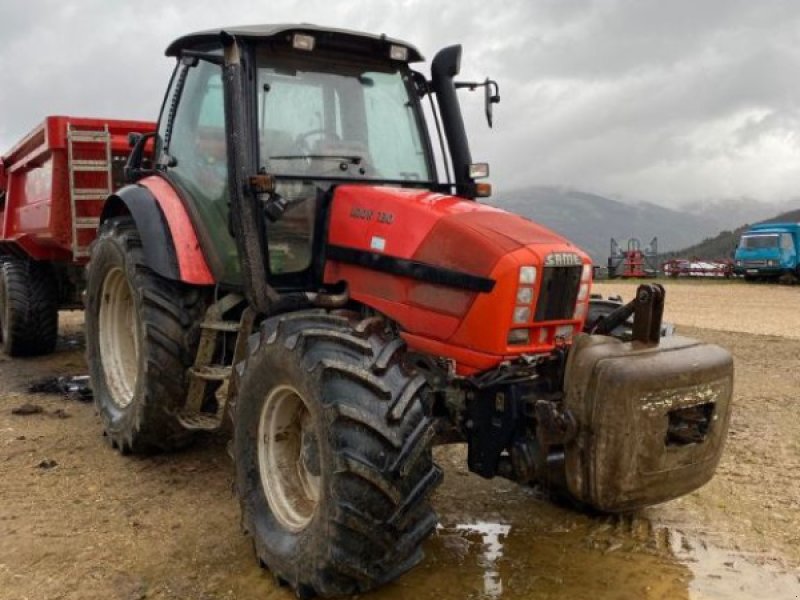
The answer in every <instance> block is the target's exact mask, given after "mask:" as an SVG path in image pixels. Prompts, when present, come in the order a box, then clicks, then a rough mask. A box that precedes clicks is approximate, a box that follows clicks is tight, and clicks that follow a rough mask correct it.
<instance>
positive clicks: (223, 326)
mask: <svg viewBox="0 0 800 600" xmlns="http://www.w3.org/2000/svg"><path fill="white" fill-rule="evenodd" d="M200 328H201V329H211V330H213V331H224V332H229V333H236V332H237V331H239V321H203V322H202V323H200Z"/></svg>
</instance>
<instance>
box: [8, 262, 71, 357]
mask: <svg viewBox="0 0 800 600" xmlns="http://www.w3.org/2000/svg"><path fill="white" fill-rule="evenodd" d="M57 338H58V284H57V283H56V278H55V274H54V272H53V267H52V265H50V263H46V262H37V261H33V260H30V259H27V258H17V257H12V256H3V257H2V258H0V349H1V350H2V351H3V352H4V353H6V354H8V355H9V356H39V355H42V354H50V353H51V352H52V351H53V350H55V347H56V340H57Z"/></svg>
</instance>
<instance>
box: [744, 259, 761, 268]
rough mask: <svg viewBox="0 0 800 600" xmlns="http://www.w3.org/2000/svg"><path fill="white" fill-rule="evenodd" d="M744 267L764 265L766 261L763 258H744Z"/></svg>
mask: <svg viewBox="0 0 800 600" xmlns="http://www.w3.org/2000/svg"><path fill="white" fill-rule="evenodd" d="M744 266H745V267H766V266H767V261H765V260H746V261H744Z"/></svg>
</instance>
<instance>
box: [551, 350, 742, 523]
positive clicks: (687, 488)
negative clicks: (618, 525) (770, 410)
mask: <svg viewBox="0 0 800 600" xmlns="http://www.w3.org/2000/svg"><path fill="white" fill-rule="evenodd" d="M732 391H733V360H732V357H731V355H730V354H729V353H728V352H727V351H726V350H724V349H722V348H720V347H719V346H715V345H712V344H705V343H702V342H699V341H697V340H692V339H689V338H685V337H681V336H672V337H668V338H663V339H662V341H661V343H660V344H658V345H650V344H642V343H639V342H621V341H620V340H617V339H615V338H610V337H606V336H598V335H594V336H589V335H581V336H579V337H578V338H576V340H575V343H574V345H573V348H572V350H571V352H570V356H569V359H568V362H567V368H566V373H565V392H566V394H565V408H566V409H567V410H569V411H570V412H571V413H572V414H573V416H574V417H575V418H576V420H577V421H578V433H577V435H576V437H575V438H574V439H573V440H572V441H571V442H570V443H569V444H568V445H567V446H566V448H565V469H566V479H567V486H568V489H569V492H570V494H572V496H574V497H575V498H576V499H577V500H579V501H580V502H583V503H585V504H587V505H590V506H593V507H594V508H596V509H598V510H601V511H605V512H620V511H626V510H632V509H635V508H639V507H643V506H648V505H652V504H657V503H660V502H665V501H667V500H671V499H672V498H676V497H678V496H682V495H684V494H687V493H689V492H691V491H692V490H695V489H697V488H698V487H700V486H702V485H703V484H705V483H706V482H707V481H708V480H709V479H711V477H712V475H713V474H714V471H715V469H716V467H717V464H718V463H719V459H720V456H721V454H722V449H723V445H724V442H725V438H726V435H727V430H728V420H729V417H730V404H731V395H732Z"/></svg>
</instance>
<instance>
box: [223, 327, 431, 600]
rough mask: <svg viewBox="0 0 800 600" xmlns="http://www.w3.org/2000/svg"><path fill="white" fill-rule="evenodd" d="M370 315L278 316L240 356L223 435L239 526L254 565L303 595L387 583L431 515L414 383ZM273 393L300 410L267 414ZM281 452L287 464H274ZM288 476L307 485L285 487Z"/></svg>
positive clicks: (396, 343)
mask: <svg viewBox="0 0 800 600" xmlns="http://www.w3.org/2000/svg"><path fill="white" fill-rule="evenodd" d="M369 322H370V321H364V322H361V324H358V323H356V322H355V321H353V320H352V319H351V318H348V317H347V316H342V315H335V314H330V313H326V312H324V311H303V312H298V313H292V314H289V315H285V316H280V317H275V318H273V319H270V320H267V321H266V322H265V323H264V324H263V325H262V328H261V331H260V333H258V334H255V335H253V336H252V337H251V339H250V351H251V352H250V356H249V358H248V360H247V362H246V364H245V365H243V367H244V373H243V376H242V380H241V384H240V388H239V398H238V400H237V403H236V407H235V411H236V416H235V435H234V458H235V463H236V487H237V491H238V495H239V500H240V503H241V508H242V521H243V526H244V528H245V530H246V531H247V532H248V533H249V534H250V535H251V536H252V538H253V541H254V546H255V550H256V553H257V555H258V558H259V560H260V561H261V563H262V564H263V565H264V566H266V567H267V568H269V569H270V570H271V571H272V573H273V575H274V576H275V577H276V578H277V579H278V581H279V582H285V583H288V584H290V585H291V586H292V587H293V588H294V589H295V592H296V593H297V595H298V596H299V597H301V598H302V597H312V596H314V595H322V596H338V595H343V594H353V593H360V592H364V591H367V590H370V589H372V588H374V587H377V586H379V585H381V584H383V583H385V582H388V581H390V580H392V579H394V578H396V577H397V576H399V575H400V574H402V573H403V572H405V571H407V570H408V569H410V568H411V567H413V566H414V565H415V564H417V563H418V562H419V561H420V560H421V559H422V556H423V554H422V549H421V544H422V542H423V540H425V539H426V538H427V537H428V536H429V535H430V534H431V533H432V532H433V531H434V529H435V527H436V523H437V518H436V515H435V514H434V512H433V510H432V509H431V507H430V504H429V502H428V498H429V495H430V493H431V491H432V490H433V489H434V488H435V487H436V485H438V484H439V482H440V481H441V478H442V474H441V471H440V470H439V468H438V467H437V466H436V465H435V464H434V463H433V459H432V456H431V441H432V438H433V434H434V425H433V421H432V418H431V417H430V414H429V407H428V406H427V405H426V404H427V397H426V389H427V388H426V383H425V380H424V378H423V377H422V376H421V375H417V374H415V373H413V372H411V371H408V370H406V368H405V367H404V366H403V365H402V364H401V360H400V359H401V357H402V354H403V350H404V344H403V343H402V341H401V340H399V339H398V338H395V337H391V336H385V337H384V335H383V333H381V332H374V331H373V332H370V328H369V327H368V324H369ZM373 324H374V320H373ZM276 398H277V400H276ZM276 401H277V402H279V403H280V402H283V403H286V406H291V407H294V409H297V414H298V417H297V418H294V417H292V416H291V414H290V413H291V411H290V410H286V409H285V406H284V408H281V409H280V410H273V409H275V407H276V406H283V405H281V404H277V405H276V404H275V402H276ZM281 411H283V412H281ZM275 415H279V416H278V418H275ZM280 415H283V416H282V417H281V416H280ZM298 422H299V423H300V425H297V423H298ZM269 423H277V426H276V427H275V428H273V429H270V426H269ZM298 427H299V429H298ZM293 428H294V429H293ZM292 431H294V432H295V433H294V434H292ZM292 436H294V439H295V440H296V442H295V446H291V439H293V438H292ZM281 444H282V445H281ZM292 448H294V453H295V455H296V461H295V463H294V464H292V461H291V459H289V460H281V457H283V459H286V458H287V457H291V456H292ZM275 457H278V461H277V463H278V464H276V463H275ZM281 464H283V467H284V471H283V472H284V473H285V472H287V467H288V472H290V475H289V476H285V475H281V474H280V473H279V471H280V466H281ZM276 466H277V467H278V469H275V467H276ZM296 473H305V475H304V476H303V477H300V480H302V479H305V480H306V483H303V481H300V483H301V484H302V485H294V484H293V483H292V482H293V481H295V479H297V478H296V477H295V476H294V474H296ZM309 481H310V482H312V483H311V484H308V482H309ZM309 489H310V491H309ZM293 490H295V491H296V490H301V491H300V492H298V493H295V492H293ZM303 490H305V492H304V491H303ZM268 496H269V500H268ZM315 496H316V497H315ZM295 517H297V518H295Z"/></svg>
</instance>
